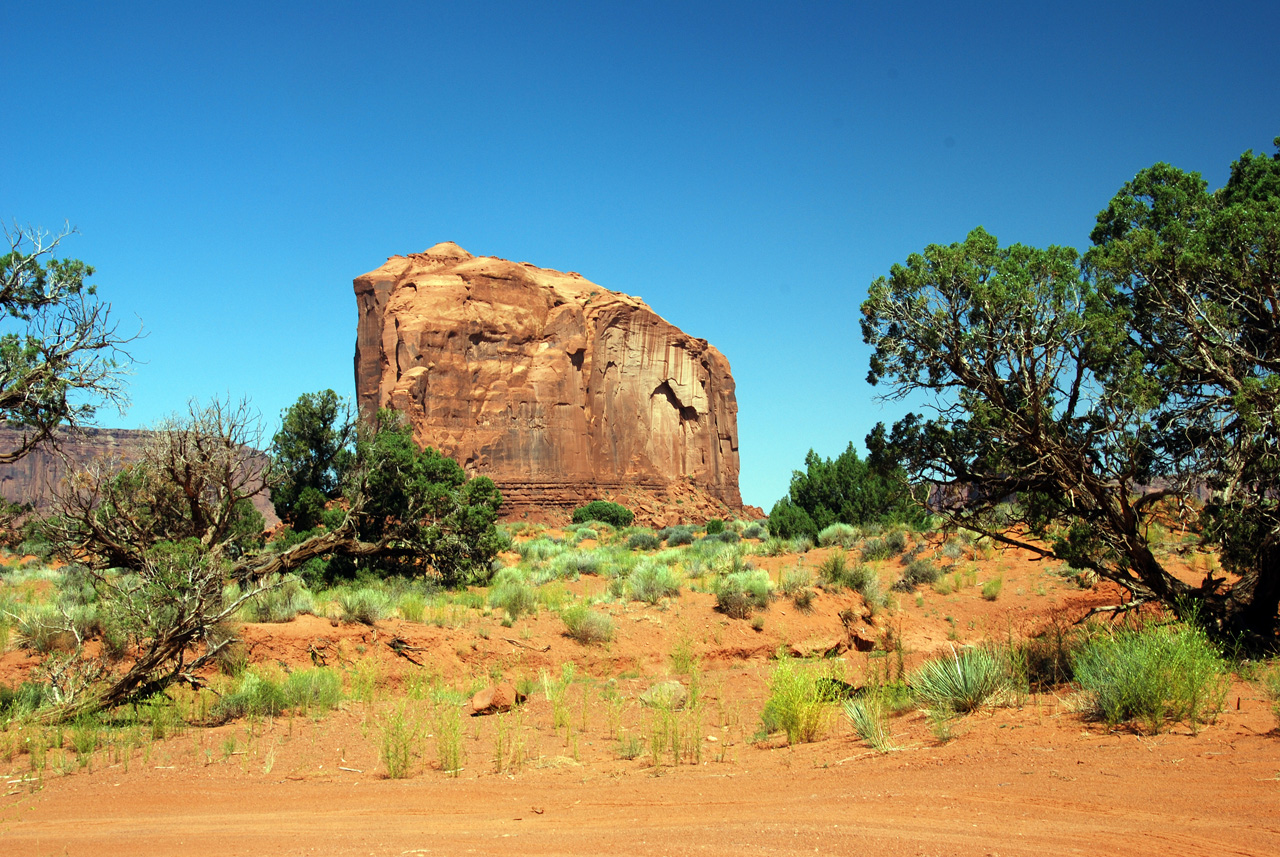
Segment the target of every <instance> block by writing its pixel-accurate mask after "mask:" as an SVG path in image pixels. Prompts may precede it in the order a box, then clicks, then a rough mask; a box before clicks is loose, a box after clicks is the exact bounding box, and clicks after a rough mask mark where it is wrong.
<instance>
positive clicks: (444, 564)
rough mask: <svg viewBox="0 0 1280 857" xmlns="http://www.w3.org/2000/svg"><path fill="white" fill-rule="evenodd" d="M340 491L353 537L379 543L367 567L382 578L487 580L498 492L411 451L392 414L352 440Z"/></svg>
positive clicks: (429, 452) (428, 452)
mask: <svg viewBox="0 0 1280 857" xmlns="http://www.w3.org/2000/svg"><path fill="white" fill-rule="evenodd" d="M347 490H348V492H349V499H352V498H357V499H354V500H353V502H352V508H353V510H354V516H355V519H356V524H355V529H356V534H357V536H358V538H359V539H360V540H361V541H362V542H366V543H371V544H381V545H383V549H382V550H381V551H380V552H379V554H378V555H377V558H376V559H375V560H374V561H375V562H376V563H377V564H378V565H379V566H380V567H381V568H382V570H384V571H385V572H395V573H409V574H424V573H431V574H434V575H435V576H437V577H439V579H440V580H441V581H442V582H443V583H444V584H445V585H448V586H455V585H460V584H468V583H477V582H480V583H482V582H484V581H486V580H488V578H489V575H490V574H491V568H490V564H491V562H492V561H493V558H494V557H495V556H496V555H497V553H498V551H499V550H500V549H501V547H502V538H501V536H500V534H499V533H498V529H497V526H496V522H497V519H498V510H499V509H500V508H501V507H502V494H501V493H500V492H499V491H498V488H497V486H495V485H494V484H493V480H491V479H489V478H488V477H487V476H477V477H475V478H472V479H468V478H467V475H466V473H465V472H464V471H463V470H462V467H461V466H460V465H459V464H458V463H457V462H456V461H454V460H453V459H452V458H449V457H447V456H445V455H442V454H441V453H439V452H437V451H436V450H434V449H432V448H431V447H427V448H426V449H422V450H419V449H418V446H417V444H416V443H415V442H414V440H413V432H412V429H411V428H410V427H409V426H408V425H407V424H405V423H404V421H403V420H402V419H401V418H400V416H399V414H397V413H395V412H394V411H388V410H383V411H380V412H379V413H378V417H377V421H376V424H375V426H374V428H373V431H371V432H366V436H365V437H362V438H360V439H359V440H358V441H357V442H356V466H355V473H354V474H353V478H351V479H349V480H348V484H347Z"/></svg>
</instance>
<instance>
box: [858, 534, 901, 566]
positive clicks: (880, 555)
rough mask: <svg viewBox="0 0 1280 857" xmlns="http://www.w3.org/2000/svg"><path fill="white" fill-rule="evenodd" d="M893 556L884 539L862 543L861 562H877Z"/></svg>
mask: <svg viewBox="0 0 1280 857" xmlns="http://www.w3.org/2000/svg"><path fill="white" fill-rule="evenodd" d="M891 556H893V554H892V552H890V550H889V546H888V545H887V544H885V541H884V539H867V540H866V541H865V542H863V543H862V561H863V562H877V561H879V560H882V559H888V558H889V557H891Z"/></svg>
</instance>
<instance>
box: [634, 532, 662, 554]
mask: <svg viewBox="0 0 1280 857" xmlns="http://www.w3.org/2000/svg"><path fill="white" fill-rule="evenodd" d="M660 547H662V540H661V539H659V538H658V537H657V536H656V535H654V534H653V533H650V532H642V533H632V534H631V535H630V536H628V537H627V548H628V549H629V550H633V551H636V550H640V551H654V550H657V549H658V548H660Z"/></svg>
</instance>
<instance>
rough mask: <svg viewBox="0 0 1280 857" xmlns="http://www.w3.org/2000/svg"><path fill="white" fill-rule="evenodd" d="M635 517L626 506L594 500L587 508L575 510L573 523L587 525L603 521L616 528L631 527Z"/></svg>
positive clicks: (582, 507) (581, 507)
mask: <svg viewBox="0 0 1280 857" xmlns="http://www.w3.org/2000/svg"><path fill="white" fill-rule="evenodd" d="M635 517H636V516H635V515H634V514H632V512H631V510H630V509H628V508H627V507H626V506H623V505H620V504H618V503H610V502H609V501H608V500H592V501H591V502H590V503H588V504H587V505H585V506H580V507H578V508H577V509H574V510H573V522H574V523H575V524H585V523H587V522H588V521H603V522H604V523H606V524H612V525H613V526H615V527H629V526H631V522H632V521H634V520H635Z"/></svg>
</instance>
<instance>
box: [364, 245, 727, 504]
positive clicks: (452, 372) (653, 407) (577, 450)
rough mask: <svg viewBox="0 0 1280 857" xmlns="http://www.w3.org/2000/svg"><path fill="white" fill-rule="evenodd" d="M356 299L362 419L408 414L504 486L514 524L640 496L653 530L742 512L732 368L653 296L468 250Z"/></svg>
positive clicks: (404, 259) (425, 439)
mask: <svg viewBox="0 0 1280 857" xmlns="http://www.w3.org/2000/svg"><path fill="white" fill-rule="evenodd" d="M355 292H356V301H357V303H358V305H359V312H360V321H359V329H358V333H357V339H356V356H355V372H356V395H357V398H358V400H359V405H360V409H361V411H362V413H364V414H366V415H367V414H369V413H370V412H371V411H372V410H375V409H377V408H378V407H384V406H385V407H392V408H395V409H396V410H399V411H401V412H402V413H404V414H406V415H407V416H408V418H409V420H410V421H411V423H412V425H413V428H414V437H415V439H416V440H417V441H418V442H419V443H420V444H423V445H430V446H434V447H436V448H437V449H440V450H441V451H443V452H445V453H446V454H448V455H450V456H452V457H454V458H456V459H457V460H458V462H459V463H460V464H462V465H463V467H465V468H466V470H467V471H468V472H469V473H472V474H484V475H487V476H489V477H491V478H492V479H493V480H494V481H495V482H496V483H498V486H499V487H500V488H501V489H502V491H503V494H504V496H505V497H506V498H507V505H506V508H505V509H504V514H505V515H506V516H508V517H539V512H547V511H550V510H560V511H563V510H567V509H570V508H572V507H574V506H576V505H580V504H581V503H582V502H585V501H586V500H590V499H597V498H605V499H614V498H621V497H626V496H630V497H632V499H633V503H637V504H639V505H642V506H645V507H646V508H651V509H652V512H650V513H647V514H646V516H645V517H647V518H649V521H650V522H653V523H661V522H663V521H664V520H665V519H670V518H679V517H684V518H691V517H694V516H696V515H697V514H700V512H699V511H698V509H702V508H703V507H706V508H705V511H706V512H707V513H714V512H716V511H719V512H721V513H738V512H740V511H741V508H742V498H741V495H740V494H739V492H738V424H737V411H738V405H737V399H736V398H735V396H734V384H733V377H732V375H730V373H729V362H728V361H727V360H726V359H725V358H724V356H723V355H722V354H721V353H720V352H719V351H717V350H716V349H715V348H714V347H712V346H711V345H709V344H708V343H707V342H706V340H702V339H695V338H694V337H692V336H689V335H688V334H685V333H683V332H682V331H680V330H679V329H678V328H676V327H675V326H674V325H672V324H670V323H668V322H667V321H665V320H663V319H662V318H661V317H659V316H658V315H657V313H655V312H654V311H653V310H651V309H650V308H649V307H648V306H647V305H646V304H645V303H644V301H642V300H640V299H639V298H634V297H630V296H628V295H623V294H619V293H617V292H611V291H609V290H608V289H605V288H603V287H601V286H598V285H596V284H595V283H592V282H591V281H589V280H586V279H584V278H583V277H581V276H580V275H578V274H575V273H562V272H560V271H551V270H546V269H543V268H537V267H535V266H533V265H530V264H528V263H526V262H509V261H507V260H505V259H498V258H494V257H492V256H472V255H471V254H470V253H468V252H466V251H465V250H463V249H462V248H461V247H458V246H457V245H456V244H452V243H444V244H437V245H436V246H434V247H432V248H431V249H430V250H427V251H426V252H425V253H416V254H412V255H409V256H393V257H392V258H390V259H388V260H387V262H386V264H385V265H383V266H382V267H380V268H378V269H377V270H375V271H371V272H369V273H368V274H365V275H363V276H361V277H357V278H356V280H355ZM682 495H687V498H686V497H684V496H682ZM676 500H680V501H681V502H680V503H676ZM686 501H687V504H688V505H689V506H690V508H689V509H687V510H684V511H685V512H686V514H683V515H682V514H681V511H682V509H681V507H683V506H685V505H686Z"/></svg>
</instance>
